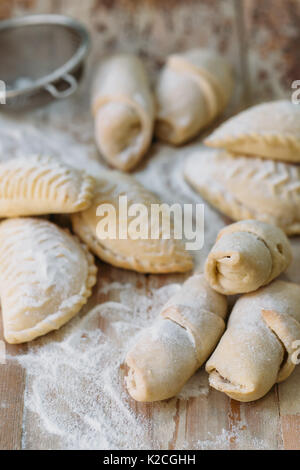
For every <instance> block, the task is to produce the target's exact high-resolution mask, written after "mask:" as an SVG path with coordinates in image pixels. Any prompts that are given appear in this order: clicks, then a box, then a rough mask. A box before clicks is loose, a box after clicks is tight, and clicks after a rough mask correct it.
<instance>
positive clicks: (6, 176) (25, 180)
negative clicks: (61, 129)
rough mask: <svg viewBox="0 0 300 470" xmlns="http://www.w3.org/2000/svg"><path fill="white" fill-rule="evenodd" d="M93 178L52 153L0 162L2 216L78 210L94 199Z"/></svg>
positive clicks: (0, 214)
mask: <svg viewBox="0 0 300 470" xmlns="http://www.w3.org/2000/svg"><path fill="white" fill-rule="evenodd" d="M93 189H94V180H93V178H92V177H91V176H88V175H87V174H86V173H85V172H84V171H78V170H76V169H75V168H72V167H70V166H68V165H66V164H65V163H63V162H62V161H60V160H57V159H55V158H52V157H48V156H42V155H33V156H28V157H19V158H14V159H11V160H7V161H5V162H1V163H0V217H15V216H19V215H39V214H51V213H62V212H77V211H80V210H83V209H86V208H87V207H88V206H89V205H90V204H91V201H92V197H93Z"/></svg>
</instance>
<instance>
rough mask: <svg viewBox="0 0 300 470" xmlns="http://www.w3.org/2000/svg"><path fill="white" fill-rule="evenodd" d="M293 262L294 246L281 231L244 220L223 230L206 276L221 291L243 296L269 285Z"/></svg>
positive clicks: (207, 267)
mask: <svg viewBox="0 0 300 470" xmlns="http://www.w3.org/2000/svg"><path fill="white" fill-rule="evenodd" d="M291 260H292V252H291V247H290V243H289V241H288V239H287V237H286V235H285V234H284V233H283V231H282V230H281V229H280V228H278V227H275V225H271V224H266V223H265V222H259V221H258V220H243V221H242V222H237V223H235V224H232V225H228V226H227V227H225V228H223V229H222V230H221V231H220V233H219V234H218V237H217V241H216V243H215V245H214V246H213V248H212V250H211V251H210V253H209V255H208V258H207V260H206V264H205V276H206V279H207V281H208V282H209V284H210V285H211V287H212V288H213V289H215V290H217V291H218V292H221V293H222V294H227V295H232V294H241V293H244V292H251V291H254V290H256V289H258V288H259V287H261V286H264V285H266V284H269V282H271V281H272V280H273V279H275V277H277V276H279V274H280V273H281V272H283V271H284V270H285V269H286V268H287V267H288V265H289V264H290V262H291Z"/></svg>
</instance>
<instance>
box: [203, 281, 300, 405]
mask: <svg viewBox="0 0 300 470" xmlns="http://www.w3.org/2000/svg"><path fill="white" fill-rule="evenodd" d="M299 339H300V286H299V285H297V284H292V283H289V282H283V281H274V282H273V283H272V284H270V285H269V286H267V287H263V288H261V289H259V290H258V291H256V292H252V293H251V294H245V295H243V296H242V297H240V299H239V300H238V301H237V302H236V304H235V306H234V308H233V310H232V313H231V315H230V318H229V322H228V326H227V330H226V332H225V333H224V335H223V336H222V338H221V341H220V343H219V344H218V346H217V348H216V349H215V351H214V353H213V354H212V356H211V357H210V359H209V361H208V362H207V364H206V370H207V372H208V373H209V383H210V385H211V386H212V387H214V388H216V389H217V390H220V391H221V392H224V393H226V394H227V395H229V396H230V397H232V398H234V399H236V400H239V401H251V400H257V399H258V398H261V397H262V396H264V395H265V394H266V393H267V392H268V391H269V390H270V389H271V387H272V386H273V385H274V384H275V383H276V382H280V381H282V380H285V379H286V378H287V377H288V376H289V375H290V374H291V373H292V371H293V370H294V367H295V358H294V357H293V354H294V353H295V348H294V347H293V343H294V341H298V340H299Z"/></svg>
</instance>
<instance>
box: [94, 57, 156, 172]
mask: <svg viewBox="0 0 300 470" xmlns="http://www.w3.org/2000/svg"><path fill="white" fill-rule="evenodd" d="M92 112H93V115H94V118H95V139H96V142H97V145H98V147H99V150H100V152H101V154H102V155H103V157H104V158H105V159H106V160H107V161H108V162H109V163H110V164H111V165H112V166H114V167H116V168H118V169H119V170H124V171H128V170H131V169H132V168H133V167H134V166H136V164H137V163H138V162H139V161H140V160H141V158H142V157H143V156H144V154H145V153H146V151H147V150H148V147H149V145H150V142H151V140H152V133H153V122H154V98H153V95H152V92H151V89H150V85H149V82H148V78H147V74H146V71H145V69H144V66H143V64H142V62H141V61H140V59H139V58H138V57H136V56H133V55H129V54H121V55H116V56H113V57H110V58H108V59H106V60H103V61H102V62H101V64H100V66H99V68H98V70H97V72H96V76H95V79H94V85H93V93H92Z"/></svg>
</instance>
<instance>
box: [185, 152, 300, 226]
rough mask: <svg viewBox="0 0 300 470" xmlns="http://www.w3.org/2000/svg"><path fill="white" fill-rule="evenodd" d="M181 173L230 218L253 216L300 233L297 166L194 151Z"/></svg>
mask: <svg viewBox="0 0 300 470" xmlns="http://www.w3.org/2000/svg"><path fill="white" fill-rule="evenodd" d="M184 177H185V179H186V180H187V182H188V183H189V184H190V185H191V186H192V187H193V188H195V189H196V191H197V192H198V193H199V194H200V195H201V196H202V197H203V198H204V199H206V200H207V201H208V202H209V203H210V204H212V205H213V206H215V207H216V208H217V209H218V210H220V211H222V212H223V213H224V214H226V215H227V216H228V217H230V218H231V219H233V220H243V219H256V220H261V221H262V222H267V223H270V224H274V225H277V226H278V227H280V228H281V229H282V230H283V231H284V232H285V233H286V234H288V235H294V234H298V233H300V167H298V166H297V165H292V164H289V163H284V162H276V161H273V160H266V159H262V158H254V157H252V158H249V157H243V156H233V155H232V154H231V153H229V152H226V151H222V150H209V149H207V150H205V149H204V150H201V151H199V152H197V153H196V152H194V153H193V155H191V156H190V157H189V158H188V159H187V162H186V165H185V168H184Z"/></svg>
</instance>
